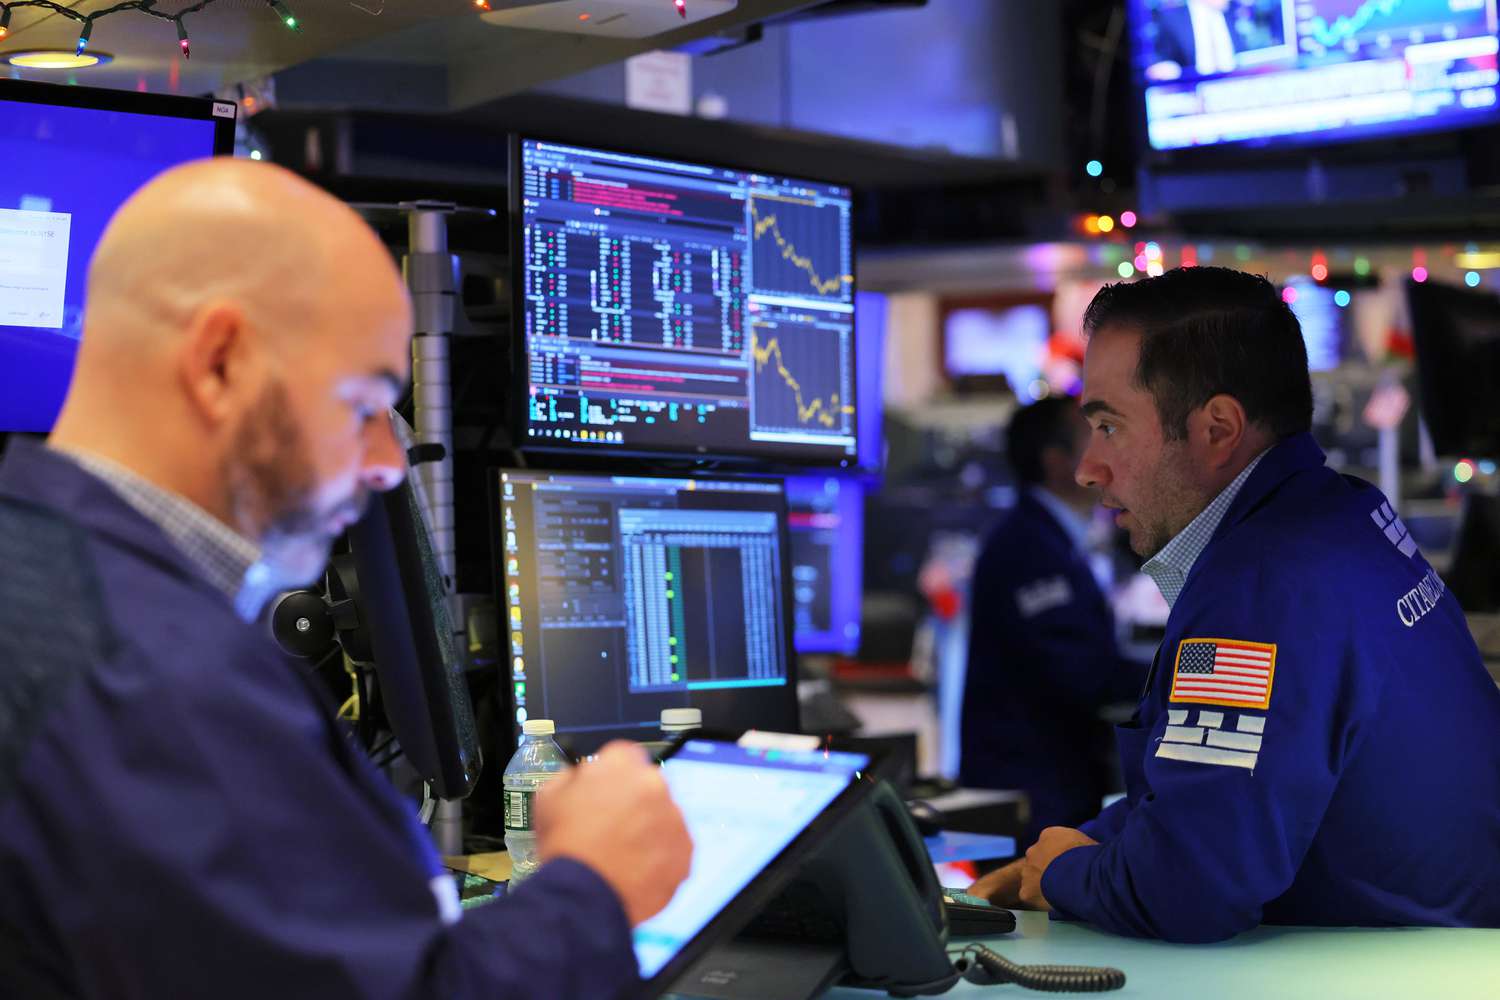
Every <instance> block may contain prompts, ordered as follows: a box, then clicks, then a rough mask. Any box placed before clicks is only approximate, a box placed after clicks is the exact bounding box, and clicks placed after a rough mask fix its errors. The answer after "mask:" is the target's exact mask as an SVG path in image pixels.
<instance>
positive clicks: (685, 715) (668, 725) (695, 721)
mask: <svg viewBox="0 0 1500 1000" xmlns="http://www.w3.org/2000/svg"><path fill="white" fill-rule="evenodd" d="M702 728H703V710H702V709H698V708H664V709H662V710H661V739H657V740H645V741H644V742H642V743H641V746H643V747H645V748H646V752H647V753H649V754H650V755H651V758H652V759H653V760H658V761H659V760H661V759H662V758H663V757H665V756H666V754H667V751H669V750H671V749H672V748H673V747H674V746H676V745H677V744H678V743H681V742H682V741H683V739H685V738H686V737H687V735H688V734H689V733H691V732H693V731H694V730H695V729H702Z"/></svg>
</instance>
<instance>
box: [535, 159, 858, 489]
mask: <svg viewBox="0 0 1500 1000" xmlns="http://www.w3.org/2000/svg"><path fill="white" fill-rule="evenodd" d="M521 153H522V155H521V164H520V165H521V169H520V177H519V185H518V186H519V195H520V205H519V210H518V212H517V216H518V219H519V223H520V232H519V245H520V249H521V256H522V269H521V275H522V277H521V288H522V295H523V302H524V308H523V316H522V320H523V323H524V335H525V343H526V365H527V376H528V400H527V404H528V405H527V428H526V436H527V443H528V445H529V446H531V447H541V448H554V447H576V446H583V447H589V448H606V449H615V450H624V451H635V452H642V453H652V452H659V451H666V452H672V451H686V452H696V453H700V454H721V455H727V456H743V457H752V458H753V457H759V456H773V457H774V456H785V457H797V458H806V457H816V458H818V459H820V460H827V461H829V462H830V463H832V464H847V463H848V462H849V461H852V459H853V456H854V455H855V453H856V438H857V434H856V426H857V424H856V421H855V412H854V405H853V401H854V392H853V390H854V369H855V360H854V358H855V356H854V285H853V277H852V248H851V238H850V209H851V194H850V192H849V189H848V188H845V187H841V186H838V185H830V184H822V183H818V182H812V181H799V180H795V179H790V178H780V177H770V176H767V175H763V174H756V173H751V172H748V171H740V170H734V169H729V168H720V167H708V166H705V165H702V164H692V163H682V162H676V161H671V160H666V159H660V158H653V157H642V156H635V155H630V154H625V153H620V152H614V151H609V150H597V149H584V148H581V147H574V146H560V145H554V144H549V143H544V142H541V141H536V140H524V141H523V142H522V145H521Z"/></svg>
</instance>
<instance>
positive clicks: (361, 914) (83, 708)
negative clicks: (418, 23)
mask: <svg viewBox="0 0 1500 1000" xmlns="http://www.w3.org/2000/svg"><path fill="white" fill-rule="evenodd" d="M410 335H411V315H410V307H409V304H408V302H407V299H406V294H405V291H404V289H403V286H402V283H401V280H400V276H399V274H398V273H397V272H396V270H395V268H394V267H393V266H392V263H391V260H390V257H389V255H388V254H387V253H386V251H385V248H384V247H383V246H382V245H381V244H380V242H379V241H378V240H377V238H376V237H375V235H374V234H373V233H372V232H371V231H370V230H369V229H368V227H366V226H365V225H364V224H363V223H362V222H361V221H360V220H359V218H358V217H357V216H356V215H354V213H352V212H351V211H350V210H349V209H348V208H347V207H345V206H344V205H342V204H340V203H339V202H337V201H335V200H333V199H332V198H329V197H328V196H327V195H325V194H323V193H321V192H320V191H318V190H317V189H315V188H313V187H312V186H310V185H308V184H306V183H305V182H303V181H301V180H299V179H297V178H296V177H294V176H293V175H291V174H289V173H286V172H284V171H282V170H279V169H277V168H274V167H270V166H266V165H260V164H250V163H243V162H234V161H229V160H216V161H206V162H203V163H198V164H192V165H189V166H186V167H183V168H179V169H177V170H174V171H171V172H169V173H167V174H164V175H163V176H161V177H160V178H158V179H157V180H155V181H154V182H152V183H151V184H149V185H148V186H147V187H146V188H144V189H143V190H141V191H140V192H139V193H138V194H137V195H136V196H135V197H134V198H133V199H131V201H130V202H129V203H128V204H126V205H125V206H124V207H123V208H122V209H121V210H120V212H119V213H118V215H117V216H116V217H115V219H114V220H113V221H112V222H111V224H110V226H109V228H108V229H107V230H106V232H105V234H104V237H103V239H102V240H101V242H100V244H99V249H98V252H97V254H96V255H95V258H94V261H93V264H92V267H91V270H90V274H89V292H88V314H87V318H86V321H85V324H84V336H83V341H82V344H81V346H80V349H79V354H78V363H77V368H76V371H75V374H74V378H73V383H72V386H71V389H70V392H69V395H68V399H67V402H66V404H65V406H64V408H63V411H62V414H61V415H60V417H59V419H58V422H57V426H56V428H55V430H54V432H53V434H52V436H51V438H50V439H49V440H48V442H47V443H46V444H45V445H42V444H39V443H35V442H30V441H18V442H15V443H13V445H12V447H11V449H10V451H9V452H8V453H7V454H6V456H5V459H4V461H3V463H0V567H3V569H0V983H3V984H4V985H5V987H6V988H5V989H4V990H0V992H4V993H5V994H6V995H10V996H25V997H28V998H31V997H48V996H70V997H71V996H86V997H116V996H118V997H151V998H157V997H161V998H167V997H189V996H214V997H247V998H248V997H257V998H261V997H265V996H277V995H282V996H329V997H359V998H366V997H369V998H384V997H390V998H397V997H401V998H415V997H470V996H474V997H479V996H483V997H487V998H503V997H549V998H557V997H579V998H584V997H587V998H597V997H616V996H630V995H633V994H634V993H635V992H636V991H637V989H638V981H637V976H636V963H635V959H634V956H633V952H632V948H631V935H630V931H631V927H632V926H633V925H635V924H636V923H639V922H640V921H642V920H644V919H646V918H647V917H649V916H651V915H652V914H654V913H655V912H657V911H658V910H660V909H661V907H663V906H664V905H665V904H666V902H667V901H668V900H669V899H670V898H671V895H672V893H673V892H674V891H675V889H676V887H677V885H678V884H679V883H680V882H681V880H682V879H683V878H684V877H685V876H686V874H687V871H688V864H689V858H690V856H691V851H692V847H691V843H690V841H689V839H688V835H687V831H686V829H685V827H684V826H683V822H682V818H681V815H680V814H679V813H678V812H677V810H676V808H675V806H673V805H672V803H671V800H670V798H669V797H668V795H667V791H666V787H665V784H664V783H663V781H662V780H661V778H660V776H659V774H658V773H657V772H656V771H655V770H654V769H652V768H650V767H649V766H648V765H647V764H646V763H645V761H644V759H643V758H642V756H641V755H640V754H639V752H638V751H636V750H635V749H634V748H630V747H625V746H615V747H611V748H607V749H606V750H605V752H604V753H603V754H602V755H601V759H600V761H599V762H598V763H596V764H592V765H589V766H587V767H583V768H580V769H578V770H576V771H575V772H573V773H571V774H570V775H569V776H567V777H566V778H565V779H563V780H561V781H558V782H555V783H553V785H551V786H549V788H548V790H547V792H545V793H544V794H543V796H542V798H541V800H540V801H539V804H538V820H537V822H538V834H539V838H540V849H541V852H542V854H543V855H544V857H546V858H548V859H549V863H548V864H547V865H546V866H545V867H544V868H543V869H542V871H541V872H540V873H539V874H538V875H537V876H536V877H535V878H533V879H531V880H529V881H528V883H527V884H526V885H525V886H524V887H523V888H521V889H519V890H518V891H517V892H516V894H515V895H514V896H513V897H512V898H511V899H509V900H507V901H505V902H503V903H499V904H496V905H493V906H488V907H482V908H479V909H477V910H471V911H467V913H465V914H464V915H463V919H461V920H460V919H459V917H460V913H459V910H458V907H457V900H456V899H455V898H454V896H453V894H452V889H451V883H449V882H448V881H447V879H446V878H445V877H443V876H442V874H441V870H440V868H439V867H438V865H437V861H436V858H435V856H434V854H433V851H432V847H431V845H430V843H429V841H428V839H427V837H426V831H425V830H423V829H422V828H421V827H420V826H419V825H418V824H417V823H416V821H415V818H414V816H413V814H412V810H411V808H410V806H409V805H408V804H407V803H406V802H404V801H402V800H401V799H400V798H399V797H397V796H396V795H395V793H394V792H393V791H392V789H391V788H390V787H389V785H388V784H386V783H385V780H384V778H383V777H382V776H381V775H379V774H378V773H377V772H376V771H375V770H374V769H373V768H372V767H371V765H370V763H369V762H368V760H366V759H365V758H364V757H363V756H362V755H361V754H359V753H358V752H356V751H355V750H354V749H352V747H351V743H350V741H349V740H348V739H347V737H346V735H345V733H344V732H342V731H341V730H340V728H339V725H338V723H337V721H336V720H335V719H334V718H333V717H332V715H331V713H330V712H329V711H328V709H327V706H326V704H325V703H324V701H323V700H322V699H321V698H320V697H319V692H317V691H316V689H315V688H314V687H313V685H312V683H311V682H310V680H309V679H308V677H307V676H306V672H305V670H304V669H303V668H302V667H300V666H299V665H297V664H294V663H292V662H291V661H289V660H287V659H286V658H285V657H283V656H282V655H281V654H280V653H279V652H278V651H277V650H276V648H275V647H274V646H273V644H272V643H271V642H270V640H269V638H268V637H267V635H266V633H265V630H264V629H263V628H259V627H256V626H254V625H253V624H251V622H252V621H253V620H254V619H255V617H256V616H257V615H258V613H259V612H260V610H261V607H262V605H263V603H264V601H265V599H266V597H268V596H269V595H270V594H271V593H273V592H275V591H276V590H278V589H283V588H286V587H291V586H299V585H303V584H306V583H308V582H310V581H311V580H313V579H314V578H315V577H316V576H317V575H318V573H319V572H320V571H321V569H322V568H323V564H324V562H325V561H326V559H327V556H328V552H329V547H330V544H331V542H332V540H333V539H334V537H335V536H336V535H337V534H338V533H339V532H340V531H341V530H343V528H345V527H346V526H347V525H348V524H350V523H351V522H352V521H353V520H355V519H356V518H357V517H358V516H359V513H360V510H361V509H362V508H363V506H364V503H365V500H366V498H367V497H368V494H369V493H370V492H372V491H378V490H384V489H389V488H390V487H392V486H394V485H396V484H397V483H399V482H400V480H401V478H402V476H403V475H404V473H405V461H404V456H403V455H402V452H401V448H400V446H399V445H398V444H397V441H396V439H395V438H394V436H393V434H392V429H391V425H390V422H389V419H388V411H389V409H390V407H391V406H392V405H393V404H394V402H395V401H396V399H397V397H398V396H399V395H400V394H401V391H402V387H403V385H404V383H405V381H406V378H407V371H408V365H409V362H408V357H409V355H408V343H409V338H410Z"/></svg>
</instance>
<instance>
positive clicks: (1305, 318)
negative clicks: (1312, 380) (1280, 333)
mask: <svg viewBox="0 0 1500 1000" xmlns="http://www.w3.org/2000/svg"><path fill="white" fill-rule="evenodd" d="M1341 293H1342V298H1341V297H1340V295H1341ZM1282 296H1283V298H1285V299H1286V301H1287V303H1288V304H1289V305H1290V306H1291V307H1292V312H1293V313H1294V314H1295V315H1296V317H1297V323H1298V325H1299V326H1301V327H1302V340H1303V342H1304V343H1305V344H1306V345H1307V368H1308V371H1314V372H1324V371H1331V370H1332V369H1334V368H1337V367H1338V366H1339V364H1340V363H1341V362H1342V361H1343V360H1344V354H1345V352H1346V351H1349V350H1350V349H1351V348H1352V347H1353V344H1352V340H1353V335H1352V331H1351V330H1350V328H1349V325H1350V324H1349V308H1348V307H1349V303H1350V301H1351V300H1350V298H1349V291H1348V289H1335V288H1330V287H1329V286H1327V285H1320V284H1318V283H1317V282H1316V281H1314V280H1313V279H1312V278H1310V277H1296V278H1292V279H1290V280H1289V281H1288V282H1287V283H1286V288H1285V289H1284V290H1283V292H1282Z"/></svg>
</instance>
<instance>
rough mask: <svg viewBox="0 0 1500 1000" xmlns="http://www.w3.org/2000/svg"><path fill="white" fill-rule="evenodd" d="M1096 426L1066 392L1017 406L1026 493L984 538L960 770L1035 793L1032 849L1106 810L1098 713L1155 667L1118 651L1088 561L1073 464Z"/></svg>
mask: <svg viewBox="0 0 1500 1000" xmlns="http://www.w3.org/2000/svg"><path fill="white" fill-rule="evenodd" d="M1089 433H1090V430H1089V426H1088V423H1087V422H1086V421H1085V420H1084V419H1083V416H1082V415H1081V414H1080V413H1079V410H1078V404H1077V403H1076V402H1075V401H1074V400H1072V399H1071V398H1069V397H1067V396H1054V397H1051V398H1049V399H1043V400H1040V401H1039V402H1036V403H1032V404H1031V405H1030V406H1026V407H1023V408H1022V409H1020V410H1017V411H1016V413H1015V415H1014V416H1013V417H1012V418H1011V422H1010V426H1009V427H1008V428H1007V429H1006V452H1007V456H1008V458H1009V461H1010V465H1011V468H1012V470H1013V471H1014V473H1015V476H1016V480H1017V483H1018V484H1019V486H1020V495H1019V497H1018V499H1017V501H1016V506H1015V507H1014V508H1013V509H1012V510H1011V512H1010V513H1009V514H1007V515H1006V517H1005V519H1004V520H1002V521H1001V522H1000V524H999V525H998V526H997V527H996V528H995V530H994V531H993V532H992V533H991V534H990V536H989V538H988V539H987V540H986V541H985V543H984V549H983V551H982V552H981V553H980V556H979V560H978V561H977V562H976V563H975V566H974V575H973V581H972V583H971V585H970V607H971V609H972V611H971V613H970V619H969V620H970V625H969V662H968V670H967V671H966V673H965V679H964V701H963V722H962V728H961V730H960V743H961V746H962V757H961V759H960V762H959V776H960V779H961V780H962V782H963V784H964V785H966V786H969V787H978V788H1017V789H1021V790H1023V791H1025V792H1026V794H1027V797H1028V798H1029V799H1030V803H1031V820H1030V824H1029V826H1028V832H1029V836H1027V838H1026V840H1025V842H1026V843H1028V844H1029V843H1031V842H1032V841H1034V840H1035V839H1036V838H1037V835H1038V834H1040V833H1041V831H1042V830H1044V829H1045V828H1047V827H1049V826H1077V825H1078V824H1080V823H1082V822H1083V821H1084V820H1086V819H1089V818H1090V817H1092V816H1094V815H1095V814H1096V813H1098V812H1099V802H1100V800H1101V799H1102V798H1103V797H1104V795H1105V794H1107V793H1108V792H1110V791H1112V790H1113V789H1112V787H1111V785H1112V775H1111V773H1110V771H1111V769H1110V765H1109V756H1110V754H1109V750H1110V749H1111V746H1110V742H1111V733H1110V727H1109V725H1108V724H1107V723H1105V722H1104V721H1103V720H1101V719H1100V717H1099V711H1100V709H1101V708H1102V707H1104V706H1105V705H1108V704H1112V703H1118V702H1130V703H1134V701H1135V700H1136V698H1138V697H1139V696H1140V692H1141V683H1142V681H1143V680H1144V679H1145V674H1146V669H1145V665H1144V664H1141V663H1137V662H1135V661H1133V660H1128V659H1125V658H1124V657H1122V656H1121V655H1120V653H1119V648H1118V645H1117V644H1116V641H1115V629H1114V616H1113V614H1111V612H1110V607H1109V602H1108V601H1107V600H1106V599H1105V596H1104V592H1103V591H1102V590H1101V589H1100V587H1099V583H1098V582H1097V580H1096V579H1095V577H1094V572H1093V570H1092V569H1091V567H1090V565H1089V561H1088V553H1087V551H1086V548H1085V545H1086V542H1087V535H1088V529H1089V519H1090V518H1091V517H1092V515H1093V513H1094V511H1095V509H1096V508H1097V505H1098V495H1097V493H1096V492H1095V491H1093V490H1090V489H1087V488H1085V487H1083V486H1080V485H1079V484H1078V483H1077V482H1076V481H1074V478H1073V470H1074V469H1075V468H1076V467H1077V465H1078V459H1079V457H1080V456H1081V455H1082V454H1083V449H1084V448H1085V447H1086V446H1087V444H1088V438H1089Z"/></svg>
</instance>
